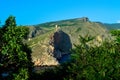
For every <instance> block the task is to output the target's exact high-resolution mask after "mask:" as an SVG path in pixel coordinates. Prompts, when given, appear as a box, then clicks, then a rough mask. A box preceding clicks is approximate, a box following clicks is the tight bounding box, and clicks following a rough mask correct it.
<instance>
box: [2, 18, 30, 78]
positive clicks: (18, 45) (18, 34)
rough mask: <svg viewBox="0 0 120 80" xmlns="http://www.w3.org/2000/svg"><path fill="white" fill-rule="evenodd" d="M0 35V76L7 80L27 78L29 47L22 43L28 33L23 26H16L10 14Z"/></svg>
mask: <svg viewBox="0 0 120 80" xmlns="http://www.w3.org/2000/svg"><path fill="white" fill-rule="evenodd" d="M1 30H2V33H3V34H2V35H1V37H0V39H1V40H0V41H1V42H0V44H1V46H0V77H1V79H8V80H28V79H29V77H30V74H29V71H31V69H32V68H31V67H32V63H31V56H30V53H31V51H30V49H29V48H28V47H27V45H25V44H23V39H24V37H26V34H27V33H28V29H27V28H25V27H16V20H15V17H13V16H10V17H9V18H8V19H7V20H6V22H5V25H4V26H3V28H2V29H1Z"/></svg>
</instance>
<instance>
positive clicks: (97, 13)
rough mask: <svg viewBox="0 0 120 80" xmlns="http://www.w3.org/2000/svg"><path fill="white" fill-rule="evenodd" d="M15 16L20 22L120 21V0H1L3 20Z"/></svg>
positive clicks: (19, 23) (0, 7)
mask: <svg viewBox="0 0 120 80" xmlns="http://www.w3.org/2000/svg"><path fill="white" fill-rule="evenodd" d="M9 15H14V16H15V17H16V20H17V24H18V25H32V24H39V23H44V22H50V21H58V20H64V19H71V18H80V17H88V18H89V19H90V20H91V21H100V22H104V23H117V22H119V23H120V0H0V20H1V23H2V24H4V21H5V20H6V19H7V17H8V16H9Z"/></svg>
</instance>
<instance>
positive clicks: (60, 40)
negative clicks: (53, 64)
mask: <svg viewBox="0 0 120 80" xmlns="http://www.w3.org/2000/svg"><path fill="white" fill-rule="evenodd" d="M51 42H52V43H51V45H52V46H53V47H54V51H53V55H54V57H55V58H57V59H60V58H62V57H63V56H64V55H66V54H69V53H70V49H71V48H72V44H71V41H70V37H69V36H68V34H66V33H65V32H63V31H62V30H59V31H57V32H55V33H54V35H53V40H52V41H51Z"/></svg>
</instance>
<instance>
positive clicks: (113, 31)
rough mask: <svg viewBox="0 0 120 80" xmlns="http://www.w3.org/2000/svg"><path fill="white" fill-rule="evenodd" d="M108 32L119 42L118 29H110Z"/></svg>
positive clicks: (119, 32) (119, 34) (119, 31)
mask: <svg viewBox="0 0 120 80" xmlns="http://www.w3.org/2000/svg"><path fill="white" fill-rule="evenodd" d="M110 32H111V34H112V35H113V36H115V37H116V41H117V42H119V43H120V30H111V31H110Z"/></svg>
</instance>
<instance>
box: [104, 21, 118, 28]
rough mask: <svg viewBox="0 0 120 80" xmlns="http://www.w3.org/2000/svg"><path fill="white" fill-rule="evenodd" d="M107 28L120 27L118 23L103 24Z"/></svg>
mask: <svg viewBox="0 0 120 80" xmlns="http://www.w3.org/2000/svg"><path fill="white" fill-rule="evenodd" d="M104 25H105V26H106V28H107V29H108V30H112V29H120V23H114V24H104Z"/></svg>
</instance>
